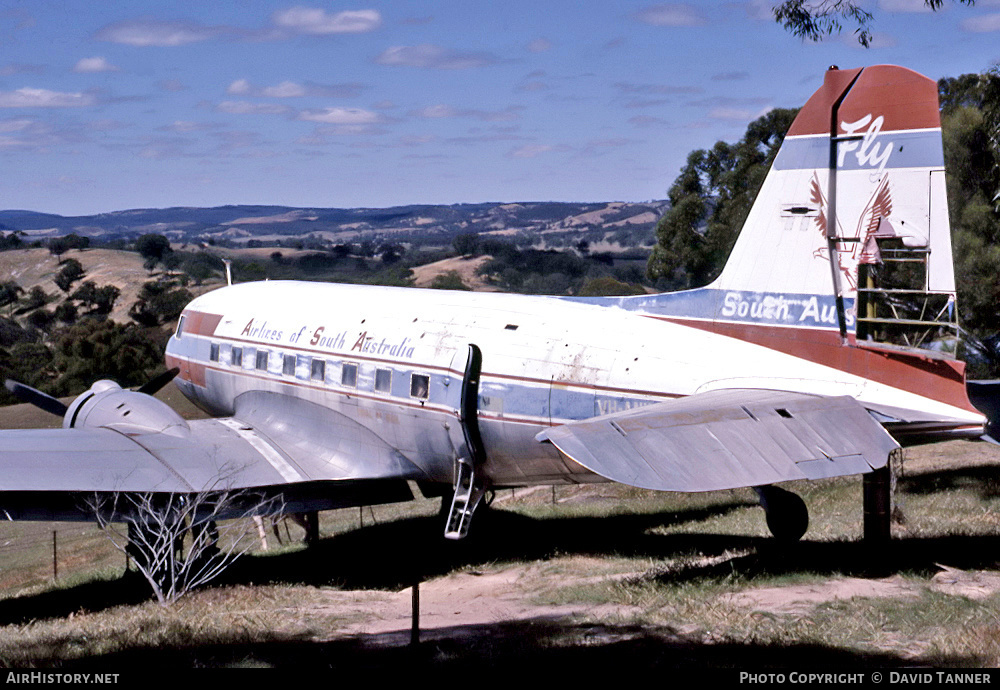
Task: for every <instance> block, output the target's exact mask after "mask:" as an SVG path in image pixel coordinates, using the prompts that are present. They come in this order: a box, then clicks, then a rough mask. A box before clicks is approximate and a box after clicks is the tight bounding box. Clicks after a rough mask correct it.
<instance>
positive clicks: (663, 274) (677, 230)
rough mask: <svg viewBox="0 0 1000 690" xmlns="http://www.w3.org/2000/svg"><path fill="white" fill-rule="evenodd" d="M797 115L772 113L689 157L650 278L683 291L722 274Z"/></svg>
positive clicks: (659, 229)
mask: <svg viewBox="0 0 1000 690" xmlns="http://www.w3.org/2000/svg"><path fill="white" fill-rule="evenodd" d="M797 112H798V111H797V110H789V109H775V110H772V111H770V112H768V113H767V114H766V115H764V116H762V117H760V118H758V119H757V120H754V121H753V122H751V123H750V125H749V126H748V127H747V131H746V134H744V136H743V138H742V139H741V140H740V141H739V142H738V143H736V144H727V143H726V142H724V141H720V142H717V143H716V144H715V146H713V147H712V148H711V149H710V150H708V151H705V150H698V151H693V152H692V153H691V154H689V155H688V160H687V164H686V165H685V166H684V168H683V169H682V170H681V174H680V175H679V176H678V177H677V179H676V180H675V181H674V184H673V185H672V186H671V188H670V191H669V192H668V196H669V198H670V209H669V210H668V211H667V212H666V213H665V214H664V215H663V217H662V218H661V219H660V222H659V223H658V224H657V226H656V235H657V245H656V246H655V247H654V248H653V252H652V254H651V255H650V257H649V262H648V264H647V273H648V275H649V277H650V278H653V279H654V280H658V281H659V282H660V284H661V285H662V286H663V287H666V288H669V289H685V288H691V287H697V286H700V285H705V284H707V283H709V282H710V281H711V280H713V279H714V278H715V277H717V276H718V275H719V272H720V271H721V270H722V266H723V265H724V264H725V261H726V258H727V257H728V256H729V252H730V250H731V249H732V248H733V243H734V242H735V241H736V237H737V235H738V234H739V232H740V229H741V228H742V227H743V222H744V221H745V220H746V217H747V214H748V213H749V212H750V208H751V207H752V206H753V202H754V199H755V198H756V197H757V192H758V191H759V190H760V186H761V185H762V184H763V183H764V178H765V176H766V175H767V172H768V170H769V169H770V167H771V163H772V162H773V160H774V157H775V156H776V155H777V153H778V149H779V148H780V147H781V142H782V141H783V140H784V138H785V132H787V131H788V128H789V127H790V126H791V124H792V120H794V119H795V115H796V113H797Z"/></svg>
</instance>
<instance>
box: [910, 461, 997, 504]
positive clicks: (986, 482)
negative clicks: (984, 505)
mask: <svg viewBox="0 0 1000 690" xmlns="http://www.w3.org/2000/svg"><path fill="white" fill-rule="evenodd" d="M897 487H898V490H899V491H902V492H904V493H908V494H915V495H927V494H933V493H939V492H942V491H955V490H965V491H972V492H974V493H975V494H976V495H977V496H978V497H979V498H980V499H981V500H988V499H992V498H998V497H1000V468H997V467H995V466H988V467H963V468H959V469H954V470H940V471H937V472H927V473H924V474H917V475H913V476H904V477H900V478H899V480H898V481H897Z"/></svg>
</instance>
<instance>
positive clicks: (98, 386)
mask: <svg viewBox="0 0 1000 690" xmlns="http://www.w3.org/2000/svg"><path fill="white" fill-rule="evenodd" d="M85 426H89V427H107V428H110V429H115V430H116V431H120V432H122V433H124V434H145V433H164V434H173V435H184V434H187V433H189V431H190V428H189V427H188V423H187V422H186V421H184V419H183V418H182V417H181V416H180V415H179V414H177V413H176V412H175V411H174V410H173V409H172V408H171V407H170V406H169V405H167V404H166V403H164V402H161V401H160V400H157V399H156V398H154V397H153V396H151V395H147V394H145V393H137V392H135V391H130V390H125V389H123V388H122V387H121V386H119V385H118V384H117V383H115V382H114V381H106V380H105V381H98V382H96V383H95V384H94V385H93V386H91V387H90V389H89V390H88V391H86V392H85V393H82V394H81V395H79V396H78V397H77V398H76V400H74V401H73V402H72V403H71V404H70V406H69V409H68V410H67V411H66V416H65V417H64V418H63V428H66V429H70V428H77V429H78V428H81V427H85Z"/></svg>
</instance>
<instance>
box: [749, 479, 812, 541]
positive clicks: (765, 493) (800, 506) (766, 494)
mask: <svg viewBox="0 0 1000 690" xmlns="http://www.w3.org/2000/svg"><path fill="white" fill-rule="evenodd" d="M757 493H758V495H759V496H760V504H761V506H762V507H763V508H764V513H765V515H766V519H767V528H768V529H769V530H770V531H771V534H773V535H774V538H775V539H777V540H778V541H782V542H795V541H798V540H799V539H801V538H802V535H804V534H805V533H806V530H808V529H809V509H808V508H806V502H805V501H803V500H802V498H801V497H799V495H798V494H793V493H792V492H791V491H786V490H785V489H781V488H779V487H777V486H762V487H759V488H758V489H757Z"/></svg>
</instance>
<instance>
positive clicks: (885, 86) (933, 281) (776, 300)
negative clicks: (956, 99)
mask: <svg viewBox="0 0 1000 690" xmlns="http://www.w3.org/2000/svg"><path fill="white" fill-rule="evenodd" d="M903 264H906V268H905V269H903V268H901V266H902V265H903ZM914 269H916V270H914ZM918 274H919V275H918ZM710 287H711V288H713V289H715V290H716V291H718V294H719V296H720V304H719V308H718V311H717V313H716V314H715V317H716V318H722V319H726V318H727V317H735V320H743V319H744V318H749V319H751V320H755V321H756V322H757V323H759V324H764V323H767V322H768V321H769V320H770V322H771V323H775V324H778V323H781V324H783V325H795V326H805V327H811V328H824V329H836V330H839V331H840V332H841V335H842V337H843V338H845V339H846V338H847V337H848V335H849V334H850V333H854V332H855V331H856V332H857V335H858V337H859V338H860V339H872V338H874V337H875V336H880V337H882V338H885V339H887V340H889V341H894V340H896V339H897V338H898V337H899V336H898V333H897V331H900V330H901V328H900V327H902V326H915V324H910V323H902V322H904V321H915V320H918V319H917V318H916V314H915V313H914V314H911V313H909V310H908V308H907V307H906V305H907V304H910V303H912V304H913V309H914V310H915V311H916V312H921V311H922V313H923V314H925V315H926V314H927V313H929V312H932V313H933V316H934V318H933V319H931V321H932V322H934V326H933V328H939V326H938V324H937V322H939V321H948V322H949V323H953V322H954V296H955V276H954V269H953V268H952V254H951V233H950V226H949V222H948V207H947V198H946V196H945V179H944V154H943V150H942V143H941V120H940V115H939V108H938V97H937V84H936V83H935V82H934V81H933V80H932V79H928V78H927V77H924V76H922V75H920V74H917V73H916V72H912V71H910V70H908V69H904V68H902V67H895V66H888V65H878V66H874V67H867V68H859V69H851V70H838V69H836V68H831V69H830V70H829V71H827V73H826V76H825V79H824V82H823V86H822V87H820V89H819V90H817V91H816V93H815V94H814V95H813V96H812V98H810V99H809V101H808V102H807V103H806V104H805V106H803V108H802V109H801V111H800V112H799V114H798V116H797V117H796V118H795V121H794V122H793V123H792V126H791V128H790V129H789V131H788V134H787V135H786V137H785V139H784V142H783V143H782V146H781V149H780V150H779V152H778V155H777V157H776V158H775V161H774V164H773V165H772V168H771V170H770V172H769V173H768V176H767V178H766V179H765V181H764V184H763V185H762V187H761V189H760V192H759V194H758V196H757V200H756V202H755V203H754V206H753V208H752V210H751V211H750V214H749V216H748V217H747V220H746V223H745V224H744V226H743V230H742V232H741V233H740V235H739V238H738V240H737V242H736V245H735V246H734V248H733V251H732V253H731V254H730V257H729V260H728V261H727V263H726V266H725V268H724V270H723V272H722V274H721V276H720V277H719V279H718V280H717V281H716V282H715V283H713V285H711V286H710ZM769 299H770V304H764V303H766V302H768V300H769ZM927 300H930V301H931V302H933V304H932V305H931V306H930V309H928V308H927V304H926V302H927ZM756 303H760V306H759V307H758V308H757V309H756V312H757V313H758V318H756V319H755V318H754V316H753V312H754V311H755V310H754V306H755V304H756ZM880 305H881V307H880ZM900 305H902V311H901V307H900ZM768 307H770V308H768ZM892 307H895V310H893V308H892ZM939 317H940V318H939ZM892 321H898V322H900V323H892ZM911 344H912V343H911Z"/></svg>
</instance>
